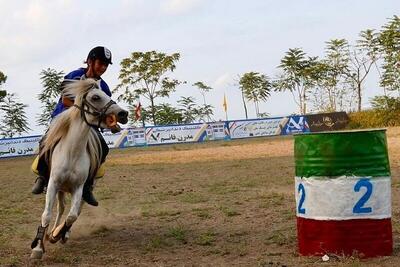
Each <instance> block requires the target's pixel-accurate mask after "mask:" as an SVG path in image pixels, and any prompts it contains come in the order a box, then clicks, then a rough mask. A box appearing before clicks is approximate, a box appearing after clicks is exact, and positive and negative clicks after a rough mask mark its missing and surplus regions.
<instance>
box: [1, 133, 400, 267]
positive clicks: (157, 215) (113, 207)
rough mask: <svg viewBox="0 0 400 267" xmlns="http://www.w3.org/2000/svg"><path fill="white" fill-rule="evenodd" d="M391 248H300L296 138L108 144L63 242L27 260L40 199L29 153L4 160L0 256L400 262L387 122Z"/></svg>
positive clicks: (128, 261)
mask: <svg viewBox="0 0 400 267" xmlns="http://www.w3.org/2000/svg"><path fill="white" fill-rule="evenodd" d="M387 136H388V146H389V155H390V162H391V171H392V207H393V208H392V225H393V238H394V250H393V256H390V257H379V258H373V259H358V258H357V257H344V256H341V255H330V256H331V257H330V260H329V261H328V262H322V260H321V257H303V256H299V255H298V253H297V236H296V216H295V199H294V158H293V138H292V137H273V138H256V139H247V140H237V141H218V142H208V143H205V144H189V145H168V146H158V147H143V148H130V149H122V150H112V151H111V153H110V155H109V157H108V160H107V171H106V176H105V177H104V178H102V179H101V180H99V181H98V183H97V187H96V189H95V195H96V197H97V199H98V201H99V202H100V206H99V207H91V206H88V205H85V206H84V209H83V211H82V214H81V216H80V217H79V219H78V221H77V222H76V224H74V226H73V228H72V234H71V238H70V240H69V241H68V242H67V244H65V245H62V244H59V243H58V244H55V245H53V244H48V245H47V247H46V249H47V251H46V254H45V255H44V258H43V260H42V261H31V260H30V259H29V255H30V243H31V241H32V239H33V237H34V236H35V234H36V228H37V226H38V225H39V223H40V217H41V213H42V211H43V207H44V195H40V196H37V195H32V194H31V193H30V188H31V186H32V184H33V181H34V178H35V177H34V175H33V174H32V173H31V172H30V170H29V167H30V163H31V162H32V160H33V158H32V157H25V158H14V159H3V160H0V167H1V169H2V174H1V176H0V181H1V186H0V265H1V266H399V265H400V212H399V206H400V192H399V191H400V189H399V187H400V128H390V129H389V130H388V132H387Z"/></svg>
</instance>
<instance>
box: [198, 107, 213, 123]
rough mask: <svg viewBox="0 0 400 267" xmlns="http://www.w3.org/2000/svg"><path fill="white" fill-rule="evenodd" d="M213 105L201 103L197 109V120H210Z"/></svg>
mask: <svg viewBox="0 0 400 267" xmlns="http://www.w3.org/2000/svg"><path fill="white" fill-rule="evenodd" d="M213 108H214V107H213V106H212V105H208V104H205V105H202V106H200V107H199V108H198V109H197V114H196V115H197V118H198V119H199V121H205V120H207V121H212V118H211V116H212V115H214V111H213Z"/></svg>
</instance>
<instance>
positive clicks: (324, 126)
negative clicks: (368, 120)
mask: <svg viewBox="0 0 400 267" xmlns="http://www.w3.org/2000/svg"><path fill="white" fill-rule="evenodd" d="M305 117H306V120H307V122H308V125H309V126H310V130H311V132H313V133H315V132H325V131H337V130H341V129H344V128H345V127H346V126H347V124H348V123H349V117H348V116H347V113H346V112H332V113H321V114H310V115H305Z"/></svg>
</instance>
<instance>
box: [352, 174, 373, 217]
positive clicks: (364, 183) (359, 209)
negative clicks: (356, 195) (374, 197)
mask: <svg viewBox="0 0 400 267" xmlns="http://www.w3.org/2000/svg"><path fill="white" fill-rule="evenodd" d="M361 187H365V188H367V191H366V192H365V194H364V195H363V196H362V197H361V198H360V200H359V201H358V202H357V203H356V205H354V208H353V213H370V212H372V208H371V207H364V205H365V203H366V202H367V201H368V199H369V198H370V197H371V194H372V183H371V182H370V181H369V179H361V180H359V181H358V182H357V183H356V184H355V185H354V192H359V191H360V189H361Z"/></svg>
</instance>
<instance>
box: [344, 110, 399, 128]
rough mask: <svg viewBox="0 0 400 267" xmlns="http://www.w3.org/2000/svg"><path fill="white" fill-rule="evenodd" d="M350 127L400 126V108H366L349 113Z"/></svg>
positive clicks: (348, 126)
mask: <svg viewBox="0 0 400 267" xmlns="http://www.w3.org/2000/svg"><path fill="white" fill-rule="evenodd" d="M348 115H349V118H350V121H349V124H348V125H347V128H348V129H360V128H379V127H390V126H400V110H395V111H387V110H376V109H371V110H365V111H360V112H352V113H348Z"/></svg>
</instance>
